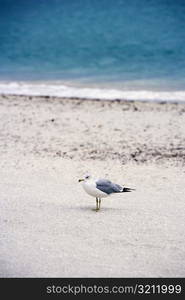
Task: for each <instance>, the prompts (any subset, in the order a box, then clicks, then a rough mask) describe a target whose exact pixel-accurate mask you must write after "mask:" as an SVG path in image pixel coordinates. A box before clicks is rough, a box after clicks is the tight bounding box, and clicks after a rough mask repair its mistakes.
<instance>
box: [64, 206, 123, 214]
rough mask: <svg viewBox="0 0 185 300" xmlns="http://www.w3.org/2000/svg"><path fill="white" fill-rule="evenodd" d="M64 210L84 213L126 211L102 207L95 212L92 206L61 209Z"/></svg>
mask: <svg viewBox="0 0 185 300" xmlns="http://www.w3.org/2000/svg"><path fill="white" fill-rule="evenodd" d="M62 209H64V210H73V211H86V212H90V211H91V212H95V213H101V212H107V211H112V212H118V211H122V212H123V211H127V210H126V209H124V208H115V207H102V208H101V209H100V210H98V211H97V210H96V208H95V207H92V206H75V207H62Z"/></svg>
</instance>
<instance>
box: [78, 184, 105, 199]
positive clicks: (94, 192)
mask: <svg viewBox="0 0 185 300" xmlns="http://www.w3.org/2000/svg"><path fill="white" fill-rule="evenodd" d="M83 188H84V190H85V191H86V193H87V194H89V195H90V196H93V197H99V198H104V197H107V196H108V194H106V193H104V192H102V191H100V190H99V189H97V188H96V182H95V181H93V180H88V181H84V182H83Z"/></svg>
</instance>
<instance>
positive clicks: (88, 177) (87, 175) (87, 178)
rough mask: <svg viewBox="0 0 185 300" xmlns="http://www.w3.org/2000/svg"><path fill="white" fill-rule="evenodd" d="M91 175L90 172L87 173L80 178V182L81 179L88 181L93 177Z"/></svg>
mask: <svg viewBox="0 0 185 300" xmlns="http://www.w3.org/2000/svg"><path fill="white" fill-rule="evenodd" d="M91 178H92V177H91V175H90V174H86V175H85V176H84V177H83V178H80V179H79V180H78V182H81V181H88V180H89V179H91Z"/></svg>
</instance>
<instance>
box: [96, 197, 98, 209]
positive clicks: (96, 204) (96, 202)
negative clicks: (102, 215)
mask: <svg viewBox="0 0 185 300" xmlns="http://www.w3.org/2000/svg"><path fill="white" fill-rule="evenodd" d="M96 211H98V198H97V197H96Z"/></svg>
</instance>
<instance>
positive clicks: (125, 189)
mask: <svg viewBox="0 0 185 300" xmlns="http://www.w3.org/2000/svg"><path fill="white" fill-rule="evenodd" d="M132 191H135V189H131V188H127V187H124V188H123V190H122V193H124V192H132Z"/></svg>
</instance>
